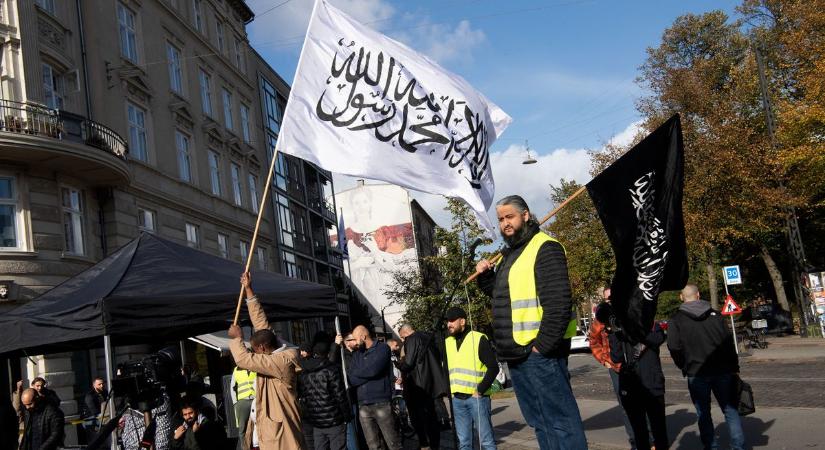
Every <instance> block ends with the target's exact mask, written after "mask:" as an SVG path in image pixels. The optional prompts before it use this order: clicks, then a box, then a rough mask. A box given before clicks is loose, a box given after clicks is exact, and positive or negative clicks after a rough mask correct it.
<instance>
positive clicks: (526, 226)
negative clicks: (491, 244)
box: [501, 222, 533, 248]
mask: <svg viewBox="0 0 825 450" xmlns="http://www.w3.org/2000/svg"><path fill="white" fill-rule="evenodd" d="M532 228H533V227H531V226H530V223H529V222H524V223H523V224H521V228H519V229H518V230H516V231H515V232H514V233H513V235H512V236H505V235H504V234H502V235H501V237H502V239H504V242H505V243H506V244H507V246H508V247H510V248H515V247H518V245H519V244H520V243H522V242H523V241H524V238H526V237H527V235H528V234H529V233H530V232H531V231H532Z"/></svg>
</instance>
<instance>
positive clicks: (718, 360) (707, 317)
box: [667, 300, 739, 377]
mask: <svg viewBox="0 0 825 450" xmlns="http://www.w3.org/2000/svg"><path fill="white" fill-rule="evenodd" d="M667 347H668V349H669V350H670V355H671V356H672V357H673V362H674V363H676V366H678V367H679V368H680V369H682V374H683V375H685V376H688V377H695V376H713V375H724V374H729V373H737V372H739V357H738V355H737V354H736V348H735V347H734V343H733V334H731V332H730V330H729V329H728V327H727V325H725V320H724V318H723V317H722V314H721V313H720V312H719V311H716V310H714V309H713V308H711V306H710V303H708V302H706V301H704V300H696V301H692V302H685V303H684V304H682V306H680V307H679V310H678V311H676V314H674V315H673V317H671V318H670V321H669V322H668V328H667Z"/></svg>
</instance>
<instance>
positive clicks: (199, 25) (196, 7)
mask: <svg viewBox="0 0 825 450" xmlns="http://www.w3.org/2000/svg"><path fill="white" fill-rule="evenodd" d="M192 19H193V20H194V21H195V29H196V30H198V31H200V32H201V33H203V30H204V27H203V2H202V1H201V0H192Z"/></svg>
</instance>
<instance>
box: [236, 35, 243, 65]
mask: <svg viewBox="0 0 825 450" xmlns="http://www.w3.org/2000/svg"><path fill="white" fill-rule="evenodd" d="M235 67H237V68H238V70H240V71H241V72H243V41H241V38H239V37H237V36H236V37H235Z"/></svg>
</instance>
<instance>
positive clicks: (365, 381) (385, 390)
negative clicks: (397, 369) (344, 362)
mask: <svg viewBox="0 0 825 450" xmlns="http://www.w3.org/2000/svg"><path fill="white" fill-rule="evenodd" d="M347 376H348V377H349V381H350V385H351V386H354V387H356V388H357V396H358V404H359V405H371V404H374V403H381V402H389V401H390V400H391V399H392V385H393V383H394V379H393V378H392V362H391V361H390V348H389V347H388V346H387V344H385V343H383V342H378V341H373V345H372V347H370V348H363V349H358V350H356V351H355V352H353V354H352V364H351V366H349V367H348V368H347Z"/></svg>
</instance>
